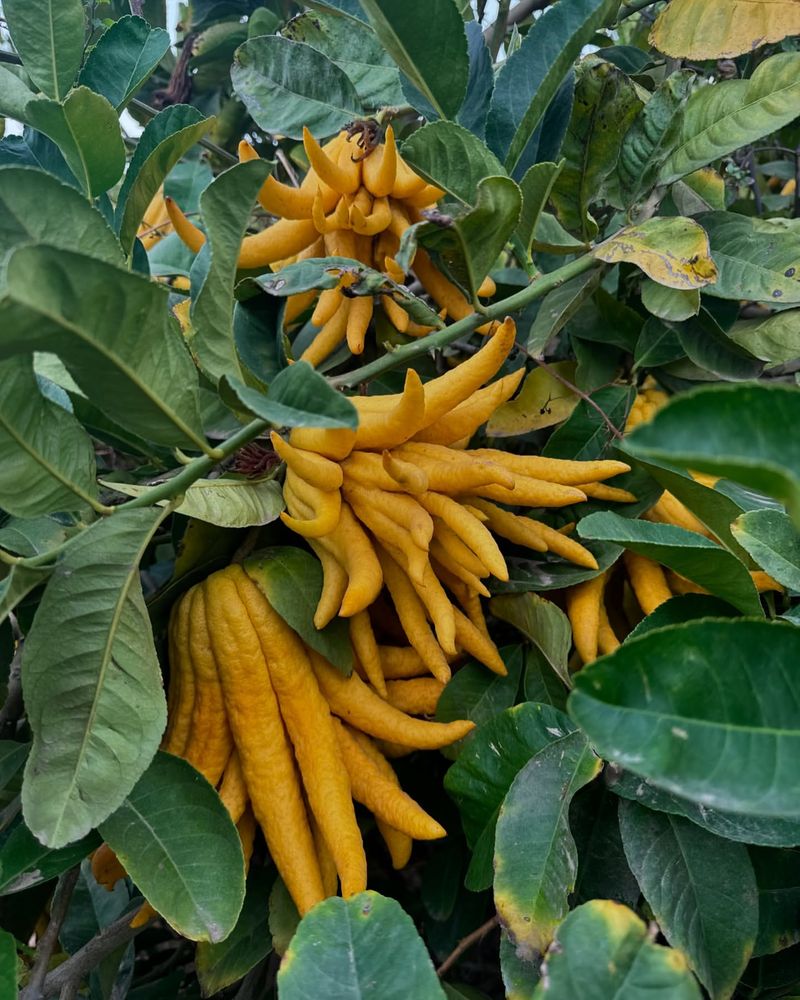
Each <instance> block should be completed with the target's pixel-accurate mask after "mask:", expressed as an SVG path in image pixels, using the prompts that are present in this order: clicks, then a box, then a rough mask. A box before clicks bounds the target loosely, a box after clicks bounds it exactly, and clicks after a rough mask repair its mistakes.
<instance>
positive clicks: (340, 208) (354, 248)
mask: <svg viewBox="0 0 800 1000" xmlns="http://www.w3.org/2000/svg"><path fill="white" fill-rule="evenodd" d="M369 125H370V123H366V122H362V123H356V126H355V127H354V128H353V129H352V130H348V131H343V132H340V133H339V134H338V135H337V136H336V137H335V138H333V139H332V140H331V141H330V142H328V143H327V144H326V145H325V146H320V144H319V143H318V142H317V141H316V139H314V137H313V136H312V135H311V133H310V132H309V131H308V129H305V130H304V138H303V143H304V146H305V151H306V155H307V157H308V161H309V164H310V169H309V170H308V172H307V173H306V175H305V177H304V179H303V182H302V183H301V185H300V186H299V187H297V188H293V187H290V186H288V185H286V184H282V183H281V182H280V181H277V180H275V178H274V177H268V178H267V180H266V181H265V182H264V185H263V187H262V188H261V191H260V192H259V196H258V199H259V202H260V204H261V206H262V207H263V208H264V209H265V211H267V212H269V213H270V215H273V216H277V217H278V218H279V219H280V221H278V222H275V223H273V224H272V225H270V226H267V228H266V229H264V230H262V231H261V232H259V233H256V234H254V235H252V236H246V237H245V238H244V240H243V242H242V246H241V250H240V254H239V267H241V268H249V269H261V270H264V269H265V268H267V267H271V268H272V270H273V271H277V270H280V268H281V267H285V266H286V265H287V264H291V263H294V262H295V261H298V260H304V259H308V258H312V257H314V258H320V257H345V258H349V259H351V260H356V261H359V262H361V263H362V264H365V265H367V266H368V267H370V268H374V269H376V270H378V271H381V272H382V273H384V274H386V275H388V276H389V277H390V278H391V279H392V280H393V281H396V282H402V281H404V280H405V278H406V275H405V274H404V272H403V269H402V267H400V265H399V264H398V263H397V260H396V259H395V255H396V254H397V251H398V249H399V246H400V239H401V237H402V235H403V233H404V232H405V231H406V229H408V227H409V226H410V225H412V224H413V223H415V222H419V221H420V220H422V219H423V215H422V212H423V211H424V210H425V209H429V208H433V207H435V203H436V200H437V199H438V198H440V197H441V196H442V195H443V194H444V192H443V191H441V190H440V189H439V188H437V187H434V186H433V185H431V184H428V183H427V182H426V181H425V180H424V179H423V178H422V177H419V176H418V175H417V174H415V173H414V172H413V170H411V168H410V167H409V166H408V164H406V163H405V161H404V160H403V158H402V157H401V156H400V154H399V153H398V151H397V146H396V144H395V138H394V132H393V130H392V127H391V125H389V126H388V127H387V129H386V137H385V142H383V143H375V142H374V141H373V133H372V131H371V129H370V127H369ZM257 156H258V154H257V153H256V151H255V150H254V149H253V148H252V146H250V145H249V144H248V143H246V142H243V143H241V144H240V146H239V157H240V159H242V160H249V159H253V158H255V157H257ZM166 206H167V211H168V213H169V217H170V219H171V221H172V223H173V225H174V226H175V230H176V231H177V233H178V235H179V236H180V237H181V239H182V240H183V241H184V242H185V243H186V245H187V246H188V247H189V248H190V249H192V250H193V251H195V252H196V251H198V250H199V249H200V247H201V246H202V245H203V243H204V242H205V235H204V233H203V232H202V230H201V229H199V228H198V227H197V226H195V225H194V224H193V223H192V222H191V221H190V220H189V219H188V218H186V216H185V215H184V214H183V213H182V212H181V211H180V209H179V207H178V206H177V205H176V204H175V202H174V201H172V200H171V199H169V198H167V199H166ZM411 268H412V271H413V274H414V277H415V278H417V279H418V280H419V281H420V282H421V284H422V286H423V287H424V288H425V290H426V292H427V293H428V294H429V295H430V296H431V298H432V299H433V300H434V302H436V304H437V306H438V307H439V309H440V310H442V315H443V316H445V315H446V316H449V317H450V318H451V319H461V318H463V317H464V316H469V315H471V314H472V313H473V312H474V309H473V306H472V304H471V303H470V302H468V301H467V299H466V298H465V296H464V295H463V293H462V292H461V291H460V289H458V288H457V287H456V286H455V285H454V284H453V283H452V282H451V281H449V280H448V279H447V278H446V277H445V276H444V275H443V274H442V273H441V272H440V271H439V270H438V269H437V268H436V267H435V266H434V264H433V262H432V260H431V258H430V256H429V255H428V253H427V252H426V251H425V250H423V249H422V248H419V249H418V250H417V251H416V254H415V256H414V258H413V261H412V263H411ZM345 291H346V289H344V288H343V287H336V288H331V289H326V290H324V291H323V292H321V293H320V292H318V291H315V290H312V291H309V292H303V293H300V294H298V295H292V296H289V297H288V299H287V301H286V311H285V316H284V324H285V325H286V326H287V327H290V326H291V325H292V324H293V323H294V322H295V320H297V319H298V318H299V317H300V316H302V315H305V314H306V313H307V312H308V310H309V309H311V308H312V306H313V311H312V312H311V322H312V324H313V325H314V326H316V327H319V332H318V333H317V334H316V336H315V337H314V339H313V341H312V343H311V344H310V345H309V347H308V348H307V349H306V350H305V352H304V353H303V354H302V356H301V360H303V361H308V362H309V363H310V364H312V365H318V364H319V363H320V362H321V361H324V360H325V358H327V357H329V356H330V355H331V354H332V353H333V351H334V350H336V348H337V347H338V346H339V345H340V344H341V343H342V342H343V341H346V342H347V346H348V348H349V349H350V351H351V352H352V353H353V354H361V353H362V352H363V350H364V343H365V338H366V335H367V331H368V329H369V326H370V323H371V321H372V317H373V311H374V308H375V301H374V298H373V296H371V295H366V296H360V297H350V296H348V295H346V294H345ZM494 291H495V286H494V282H493V281H492V280H491V279H490V278H487V279H486V280H485V281H484V283H483V285H482V286H481V288H479V289H478V294H479V295H480V296H489V295H492V294H494ZM379 300H380V308H381V309H382V310H383V312H384V313H385V315H386V318H387V319H388V321H389V322H390V323H391V324H392V326H394V327H395V329H397V330H398V331H399V332H400V333H403V334H406V335H407V336H412V337H419V336H424V335H425V334H427V333H429V332H430V331H431V330H432V329H433V328H432V327H430V326H420V325H418V324H417V323H415V322H413V321H412V320H411V318H410V317H409V315H408V313H407V312H406V311H405V310H404V309H403V308H402V302H403V300H402V299H398V300H396V299H394V298H393V297H392V296H391V295H390V294H384V295H381V296H379ZM487 329H488V327H487Z"/></svg>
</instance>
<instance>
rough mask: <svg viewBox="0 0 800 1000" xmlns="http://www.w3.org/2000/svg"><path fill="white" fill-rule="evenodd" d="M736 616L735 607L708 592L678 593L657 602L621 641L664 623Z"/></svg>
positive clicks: (662, 626) (649, 630)
mask: <svg viewBox="0 0 800 1000" xmlns="http://www.w3.org/2000/svg"><path fill="white" fill-rule="evenodd" d="M737 617H738V612H737V611H736V609H735V608H734V607H733V606H732V605H730V604H728V602H727V601H722V600H720V599H719V598H718V597H712V596H711V595H710V594H679V595H678V596H677V597H671V598H670V599H669V600H668V601H664V603H663V604H659V606H658V607H657V608H656V609H655V611H651V612H650V614H649V615H647V616H646V617H644V618H643V619H642V620H641V621H640V622H639V624H638V625H637V626H636V628H634V629H633V630H632V631H631V632H629V633H628V635H627V636H626V637H625V639H624V640H623V641H624V642H628V641H629V640H630V639H636V638H637V637H638V636H640V635H644V634H645V632H652V631H653V629H657V628H664V627H665V626H666V625H682V624H683V623H684V622H691V621H694V620H695V619H697V618H737Z"/></svg>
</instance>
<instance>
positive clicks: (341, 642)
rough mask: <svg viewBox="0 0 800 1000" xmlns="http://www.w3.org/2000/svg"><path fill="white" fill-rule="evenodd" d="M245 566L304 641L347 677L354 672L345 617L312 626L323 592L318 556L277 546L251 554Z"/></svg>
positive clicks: (296, 549)
mask: <svg viewBox="0 0 800 1000" xmlns="http://www.w3.org/2000/svg"><path fill="white" fill-rule="evenodd" d="M244 568H245V571H246V573H247V574H248V576H249V577H250V578H251V579H252V580H254V581H255V583H256V584H258V587H259V589H260V590H261V591H263V593H264V596H265V597H266V598H267V600H268V601H269V603H270V604H271V605H272V606H273V608H275V610H276V611H277V612H278V614H279V615H280V616H281V618H283V619H284V620H285V621H286V623H287V624H288V625H290V626H291V627H292V628H293V629H294V630H295V632H297V634H298V635H299V636H300V637H301V638H302V639H303V640H304V642H306V643H307V644H308V645H309V646H310V647H311V648H312V649H315V650H316V651H317V652H318V653H321V654H322V656H324V657H325V659H326V660H328V661H329V662H330V663H332V664H333V665H334V666H336V667H338V668H339V670H341V672H342V673H343V674H345V675H346V676H349V675H350V674H351V673H352V672H353V649H352V646H351V644H350V631H349V627H348V624H347V620H346V619H344V618H334V619H333V621H332V622H330V624H328V625H326V626H325V628H323V629H318V628H316V626H315V625H314V611H315V610H316V607H317V603H318V601H319V598H320V594H321V593H322V566H321V564H320V562H319V560H318V559H316V558H315V557H314V556H312V555H311V553H310V552H307V551H306V550H305V549H298V548H294V547H289V546H285V547H276V548H270V549H263V550H261V551H259V552H257V553H255V554H254V555H252V556H250V557H249V558H248V559H247V560H245V563H244Z"/></svg>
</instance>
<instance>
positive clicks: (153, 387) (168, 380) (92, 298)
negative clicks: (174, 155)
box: [0, 246, 206, 448]
mask: <svg viewBox="0 0 800 1000" xmlns="http://www.w3.org/2000/svg"><path fill="white" fill-rule="evenodd" d="M167 297H168V290H167V289H166V288H164V287H163V286H160V285H157V284H156V283H155V282H151V281H148V280H147V279H146V278H143V277H141V276H140V275H137V274H132V273H129V272H127V271H123V270H121V269H120V268H117V267H112V266H111V265H110V264H106V263H103V262H101V261H97V260H92V259H91V258H89V257H84V256H83V255H81V254H76V253H70V252H67V251H64V250H58V249H55V248H53V247H47V246H37V247H20V249H19V250H17V251H16V252H15V253H14V255H13V257H12V258H11V260H10V261H9V264H8V294H7V296H6V298H5V299H2V300H0V315H1V316H2V323H0V329H1V330H2V332H0V358H7V357H9V356H11V355H13V354H18V353H27V352H29V351H52V352H53V353H54V354H57V355H58V356H59V357H60V358H61V360H62V361H63V362H64V364H65V365H66V366H67V368H68V370H69V372H70V374H71V375H72V376H73V378H74V379H75V381H76V382H77V383H78V385H79V386H80V387H81V389H82V390H83V392H84V393H85V394H86V395H87V396H88V397H89V398H90V399H91V400H92V401H93V402H94V403H95V404H96V405H97V406H98V407H99V408H100V409H101V410H103V412H104V413H106V414H107V415H108V416H110V417H112V418H114V417H118V418H119V419H123V418H124V423H125V425H126V427H127V428H128V429H129V430H131V431H133V432H135V433H137V434H140V435H141V436H142V437H145V438H149V439H150V440H152V441H156V442H158V443H160V444H166V445H173V446H179V447H184V446H187V445H188V446H189V447H192V448H198V447H199V448H205V447H206V444H205V438H204V437H203V434H202V428H201V425H200V416H199V412H198V403H197V372H196V370H195V367H194V365H193V364H192V360H191V358H190V356H189V352H188V351H187V349H186V347H185V345H184V343H183V340H182V337H181V335H180V331H179V329H178V324H177V321H176V320H175V318H174V316H173V315H172V314H171V313H170V312H169V310H168V309H167V308H166V303H167Z"/></svg>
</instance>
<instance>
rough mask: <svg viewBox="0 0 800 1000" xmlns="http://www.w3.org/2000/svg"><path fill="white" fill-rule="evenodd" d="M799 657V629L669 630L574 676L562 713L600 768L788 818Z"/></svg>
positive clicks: (722, 626) (795, 810)
mask: <svg viewBox="0 0 800 1000" xmlns="http://www.w3.org/2000/svg"><path fill="white" fill-rule="evenodd" d="M676 649H680V651H681V655H680V656H676V655H675V650H676ZM765 649H769V656H766V657H765V656H764V655H763V654H764V650H765ZM799 653H800V629H797V628H796V627H795V626H793V625H789V624H786V623H784V622H766V621H759V620H748V619H735V620H733V621H719V620H715V619H707V620H705V621H698V622H689V623H687V624H685V625H675V626H672V627H671V628H664V629H659V630H657V631H655V632H649V633H647V634H646V635H643V636H641V637H640V638H638V639H633V640H631V641H630V642H626V643H624V644H623V645H622V646H621V647H620V648H619V649H618V650H617V651H616V652H615V653H612V654H611V655H610V656H605V657H603V658H602V659H600V660H597V661H596V662H595V663H594V664H592V665H590V666H589V667H587V668H585V669H584V670H582V671H581V672H580V673H579V674H577V675H576V676H575V690H574V691H573V693H572V695H571V696H570V701H569V710H570V713H571V715H572V717H573V718H574V719H575V720H576V721H577V722H578V723H579V724H580V726H581V727H582V728H583V730H584V731H585V732H586V734H587V736H588V737H589V739H590V740H591V741H592V743H593V745H594V746H595V747H596V748H597V750H598V752H599V753H600V754H601V755H602V756H603V757H604V758H605V759H607V760H612V761H616V762H618V763H620V764H622V766H623V767H626V768H628V769H629V770H631V771H633V772H634V773H635V774H638V775H640V776H642V777H645V778H649V779H650V780H651V781H652V782H653V783H654V784H656V785H658V786H659V787H661V788H664V789H666V790H667V791H668V792H673V793H675V794H676V795H680V796H682V797H683V798H688V799H691V800H692V801H694V802H697V803H699V804H701V805H703V806H708V807H711V808H715V809H724V810H729V811H731V812H739V813H744V814H746V815H759V816H778V817H787V818H796V817H797V816H798V815H800V798H798V787H799V786H800V778H798V774H797V769H796V768H794V767H793V766H792V764H791V763H790V761H791V759H792V754H793V751H794V749H795V748H796V747H797V746H798V745H800V722H799V721H798V717H797V713H796V711H795V709H794V706H795V705H796V704H797V698H798V697H799V696H800V679H798V676H797V671H795V670H794V669H793V668H792V664H793V663H794V662H795V659H796V657H797V655H798V654H799ZM710 691H713V692H714V697H709V692H710ZM754 691H757V692H758V698H756V697H754V696H753V692H754Z"/></svg>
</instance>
